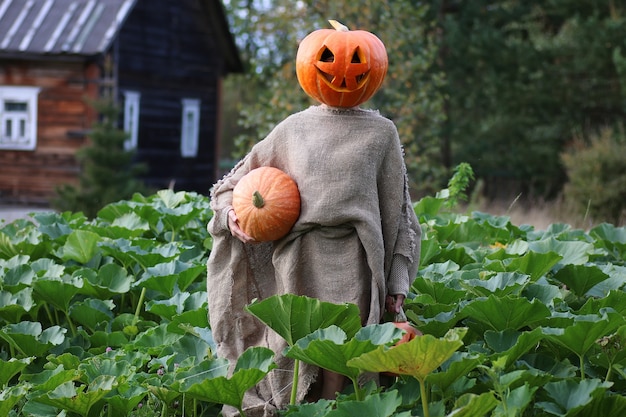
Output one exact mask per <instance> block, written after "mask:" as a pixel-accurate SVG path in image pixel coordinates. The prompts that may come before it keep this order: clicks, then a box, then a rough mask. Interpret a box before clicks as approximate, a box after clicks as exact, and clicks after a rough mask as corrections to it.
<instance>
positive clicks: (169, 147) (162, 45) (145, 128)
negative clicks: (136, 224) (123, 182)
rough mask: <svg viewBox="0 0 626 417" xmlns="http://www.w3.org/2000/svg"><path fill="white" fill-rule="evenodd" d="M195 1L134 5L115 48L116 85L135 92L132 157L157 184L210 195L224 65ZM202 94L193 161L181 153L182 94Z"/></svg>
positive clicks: (148, 179) (197, 96) (157, 0)
mask: <svg viewBox="0 0 626 417" xmlns="http://www.w3.org/2000/svg"><path fill="white" fill-rule="evenodd" d="M204 13H205V11H203V10H202V9H201V8H200V5H199V2H198V1H197V0H177V1H171V0H152V1H149V2H148V1H140V2H138V3H137V5H136V6H135V8H134V9H133V11H132V13H131V14H130V16H129V17H128V20H127V21H126V23H125V24H124V27H123V28H122V30H121V32H120V35H119V38H118V41H117V44H116V53H115V62H116V65H117V77H118V82H119V83H118V87H119V91H120V93H121V91H122V90H125V89H127V90H134V91H138V92H139V93H140V94H141V99H140V100H141V101H140V113H139V138H138V150H137V157H138V159H139V161H141V162H144V163H147V164H148V166H149V172H148V173H147V174H146V175H145V176H144V179H145V181H146V182H147V184H148V185H150V186H152V187H155V188H163V187H168V186H169V185H170V184H172V183H173V184H174V185H175V189H178V190H187V191H197V192H200V193H204V194H206V193H208V191H209V188H210V186H211V185H212V184H213V182H214V180H215V178H214V176H215V161H216V153H217V152H216V144H217V143H218V142H217V139H218V138H217V134H218V131H219V129H218V103H219V83H220V78H221V75H220V73H221V69H222V67H223V65H224V64H223V63H222V62H221V60H222V59H223V58H222V57H221V53H220V52H219V51H218V48H217V46H216V45H215V42H214V41H213V39H214V38H215V36H214V34H213V33H212V32H211V30H212V29H211V24H210V22H207V21H206V15H205V14H204ZM183 98H195V99H200V100H201V104H200V111H201V115H200V138H199V149H198V155H197V157H196V158H183V157H181V155H180V134H181V123H182V121H181V113H182V101H181V100H182V99H183Z"/></svg>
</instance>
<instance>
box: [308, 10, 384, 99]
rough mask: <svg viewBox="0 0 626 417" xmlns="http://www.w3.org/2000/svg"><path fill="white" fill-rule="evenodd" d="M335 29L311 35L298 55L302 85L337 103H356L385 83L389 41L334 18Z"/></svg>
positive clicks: (315, 95) (315, 93) (317, 31)
mask: <svg viewBox="0 0 626 417" xmlns="http://www.w3.org/2000/svg"><path fill="white" fill-rule="evenodd" d="M330 22H331V24H332V25H333V26H334V27H335V29H319V30H316V31H314V32H312V33H310V34H309V35H307V36H306V37H305V38H304V39H303V40H302V42H300V46H299V47H298V53H297V55H296V75H297V76H298V82H299V83H300V86H301V87H302V89H303V90H304V91H305V92H306V93H307V94H308V95H310V96H311V97H313V98H314V99H316V100H317V101H319V102H321V103H324V104H327V105H329V106H333V107H344V108H347V107H354V106H358V105H359V104H361V103H363V102H365V101H367V100H368V99H369V98H370V97H372V96H373V95H374V93H375V92H376V91H378V89H379V88H380V86H381V85H382V82H383V80H384V78H385V75H386V73H387V68H388V60H387V51H386V50H385V45H384V44H383V43H382V41H381V40H380V39H378V37H376V35H374V34H373V33H370V32H367V31H364V30H355V31H350V30H348V28H347V27H345V26H344V25H342V24H341V23H339V22H336V21H334V20H331V21H330Z"/></svg>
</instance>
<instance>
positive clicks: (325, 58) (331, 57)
mask: <svg viewBox="0 0 626 417" xmlns="http://www.w3.org/2000/svg"><path fill="white" fill-rule="evenodd" d="M320 61H322V62H335V54H333V52H332V51H331V50H330V49H328V48H324V50H323V51H322V54H321V56H320Z"/></svg>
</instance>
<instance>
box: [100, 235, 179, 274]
mask: <svg viewBox="0 0 626 417" xmlns="http://www.w3.org/2000/svg"><path fill="white" fill-rule="evenodd" d="M155 243H156V242H155V240H154V239H143V238H141V239H140V238H137V239H133V240H132V241H130V240H128V239H123V238H120V239H110V240H106V241H103V242H102V243H101V244H100V248H102V251H103V254H104V255H109V256H111V257H113V258H115V259H117V260H118V261H119V262H121V263H122V264H123V265H125V266H127V267H128V266H132V265H135V264H137V265H139V266H140V267H141V268H143V269H145V268H148V267H150V266H154V265H157V264H159V263H163V262H167V261H170V260H172V259H175V258H176V257H177V256H178V255H179V254H180V247H179V244H178V243H177V242H171V243H166V244H162V245H155Z"/></svg>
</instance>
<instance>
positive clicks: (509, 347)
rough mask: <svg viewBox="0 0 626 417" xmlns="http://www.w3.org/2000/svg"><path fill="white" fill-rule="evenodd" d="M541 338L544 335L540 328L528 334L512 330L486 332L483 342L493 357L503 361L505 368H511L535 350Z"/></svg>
mask: <svg viewBox="0 0 626 417" xmlns="http://www.w3.org/2000/svg"><path fill="white" fill-rule="evenodd" d="M543 337H544V333H543V331H542V329H541V328H536V329H533V330H531V331H529V332H519V331H516V330H513V329H507V330H503V331H501V332H494V331H492V330H488V331H486V332H485V334H484V338H485V342H486V343H487V345H488V346H489V347H490V348H491V349H493V350H494V352H495V355H494V356H495V357H498V358H503V359H504V362H505V363H504V367H505V368H507V367H509V366H511V365H512V364H513V363H514V362H515V361H516V360H518V359H519V358H520V357H522V355H524V354H526V353H527V352H528V351H530V350H532V349H533V348H536V347H537V343H539V341H540V340H541V339H543Z"/></svg>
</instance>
